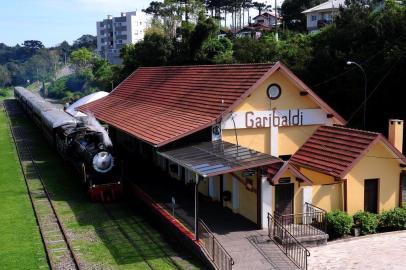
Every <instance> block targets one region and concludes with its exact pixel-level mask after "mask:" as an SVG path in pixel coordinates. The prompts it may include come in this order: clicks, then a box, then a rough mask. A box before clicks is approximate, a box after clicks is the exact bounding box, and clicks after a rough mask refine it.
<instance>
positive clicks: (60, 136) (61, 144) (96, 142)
mask: <svg viewBox="0 0 406 270" xmlns="http://www.w3.org/2000/svg"><path fill="white" fill-rule="evenodd" d="M14 95H15V97H16V99H17V100H18V101H19V103H20V104H21V106H22V108H23V109H24V111H25V112H26V113H27V115H28V116H29V117H30V118H31V119H32V120H33V121H34V122H35V124H36V125H37V126H38V127H39V128H40V129H41V131H42V133H43V134H44V135H45V137H46V139H47V141H48V142H49V143H50V144H51V145H52V146H53V147H54V148H55V149H56V150H57V151H58V153H59V154H60V155H61V156H62V157H63V158H64V159H65V160H67V161H69V163H70V164H72V166H73V167H74V168H75V170H76V171H77V172H78V174H79V175H80V177H81V180H82V182H83V183H84V184H85V186H86V189H87V191H88V193H89V195H90V198H91V199H92V200H93V201H114V200H116V199H117V198H119V197H120V196H121V194H122V183H121V181H120V170H119V169H118V166H117V165H116V164H115V163H117V162H115V158H114V156H113V147H112V145H111V142H110V139H109V138H108V135H107V133H106V131H105V130H104V129H103V128H101V126H98V125H97V124H98V123H97V124H94V121H93V123H92V121H88V119H87V118H86V117H85V118H78V119H76V118H75V117H73V116H71V115H69V114H67V113H66V112H64V111H63V110H60V109H58V108H56V107H55V106H54V105H53V104H51V103H49V102H47V101H46V100H44V99H43V98H42V97H40V96H39V95H36V94H34V93H32V92H31V91H29V90H27V89H25V88H23V87H16V88H15V89H14Z"/></svg>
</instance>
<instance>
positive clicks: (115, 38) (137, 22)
mask: <svg viewBox="0 0 406 270" xmlns="http://www.w3.org/2000/svg"><path fill="white" fill-rule="evenodd" d="M148 21H149V16H148V15H147V14H145V13H143V12H141V11H132V12H122V13H121V16H119V17H113V16H111V15H108V16H107V18H106V19H104V20H103V21H100V22H97V52H98V53H99V55H100V56H101V57H103V58H105V59H107V60H108V61H109V62H110V63H112V64H120V63H121V62H122V59H121V58H120V49H121V48H122V47H123V46H124V45H125V44H129V43H137V42H138V41H140V40H142V39H143V38H144V31H145V29H146V28H147V27H148Z"/></svg>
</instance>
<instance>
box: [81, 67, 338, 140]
mask: <svg viewBox="0 0 406 270" xmlns="http://www.w3.org/2000/svg"><path fill="white" fill-rule="evenodd" d="M277 70H281V71H283V72H285V74H286V75H287V76H288V77H289V78H290V79H292V80H294V81H295V83H296V84H297V85H298V86H299V87H300V88H301V89H303V90H305V91H307V92H308V93H309V96H310V97H311V98H313V99H314V100H315V102H316V103H318V104H320V107H322V108H324V109H325V110H326V111H327V112H328V113H331V114H333V115H334V117H335V118H336V119H338V121H339V122H343V121H344V120H342V118H341V117H340V116H339V115H338V114H337V113H336V112H334V110H332V109H331V108H330V107H328V105H326V104H325V103H324V102H323V101H322V100H320V99H319V98H318V97H317V96H316V95H315V94H314V93H313V92H312V91H311V90H310V89H308V88H307V87H306V86H305V85H304V84H303V82H301V81H300V80H299V79H298V78H297V77H295V76H294V75H293V73H291V72H290V71H289V70H288V69H287V68H286V67H285V66H284V65H282V64H281V63H279V62H278V63H276V64H247V65H207V66H183V67H144V68H139V69H137V70H136V71H135V72H134V73H133V74H131V75H130V76H129V77H128V78H127V79H126V80H124V81H123V82H122V83H121V84H120V85H119V86H117V88H116V89H114V91H112V92H111V93H110V95H108V96H107V97H105V98H102V99H99V100H97V101H94V102H92V103H89V104H87V105H84V106H82V107H80V108H79V109H80V110H81V111H82V112H86V111H91V112H92V113H93V114H94V115H95V117H96V118H97V119H99V120H101V121H103V122H105V123H107V124H109V125H111V126H114V127H116V128H118V129H120V130H122V131H124V132H127V133H129V134H131V135H133V136H135V137H137V138H138V139H140V140H143V141H145V142H147V143H149V144H152V145H155V146H162V145H165V144H167V143H169V142H172V141H175V140H177V139H180V138H182V137H184V136H187V135H189V134H192V133H194V132H197V131H199V130H202V129H204V128H207V127H209V126H211V125H213V124H215V123H216V122H218V121H219V120H220V119H221V117H222V116H223V115H225V114H227V113H229V112H231V111H232V109H233V108H234V107H236V106H237V105H238V104H239V103H240V102H241V100H242V99H244V98H246V97H247V96H248V95H249V94H251V93H252V91H254V90H255V89H256V88H257V87H258V86H259V85H260V84H261V83H262V82H263V81H264V80H265V79H266V78H268V77H269V76H270V75H271V74H272V73H273V72H275V71H277Z"/></svg>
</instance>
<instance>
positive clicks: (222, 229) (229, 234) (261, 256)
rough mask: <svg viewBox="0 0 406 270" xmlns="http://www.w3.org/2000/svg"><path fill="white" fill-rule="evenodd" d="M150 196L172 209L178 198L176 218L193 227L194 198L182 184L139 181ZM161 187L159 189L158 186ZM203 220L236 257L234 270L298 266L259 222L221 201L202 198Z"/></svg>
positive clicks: (162, 177)
mask: <svg viewBox="0 0 406 270" xmlns="http://www.w3.org/2000/svg"><path fill="white" fill-rule="evenodd" d="M137 185H139V186H140V187H141V188H142V189H143V190H144V191H145V192H146V193H147V194H148V195H149V196H151V197H152V198H153V199H154V200H155V201H156V202H158V203H159V204H160V205H162V206H163V207H165V208H166V209H168V211H169V212H172V211H171V206H172V205H171V198H172V197H175V198H176V209H175V217H176V218H177V219H179V220H180V221H181V222H182V223H183V224H184V225H186V226H187V227H189V229H191V230H193V225H194V201H193V199H194V197H193V189H192V190H190V189H188V188H187V187H185V186H184V185H183V183H181V182H179V181H176V180H172V179H170V178H168V177H167V176H166V178H164V176H162V175H161V176H160V177H157V178H156V179H151V176H149V178H148V182H142V181H139V182H137ZM157 187H159V188H157ZM199 212H200V217H201V219H202V220H203V221H204V222H205V223H206V224H207V226H208V227H209V228H210V230H211V231H212V232H213V234H214V235H215V237H216V238H217V239H218V240H219V242H220V243H221V245H222V246H223V247H224V248H225V249H226V250H227V252H228V253H229V254H230V255H231V257H232V258H233V260H234V262H235V264H234V265H233V270H247V269H248V270H254V269H255V270H272V269H279V270H288V269H289V270H290V269H298V268H297V267H296V266H295V265H294V264H293V262H292V261H291V260H290V259H289V258H288V257H286V255H285V254H284V253H283V252H282V251H281V250H280V249H279V247H278V246H277V245H276V244H275V243H274V242H272V241H271V240H270V239H269V237H268V236H267V232H266V231H264V230H258V229H257V228H256V227H257V226H256V224H254V223H252V222H251V221H249V220H248V219H246V218H244V217H242V216H240V215H237V214H234V213H233V212H232V211H231V210H230V209H227V208H223V207H221V206H220V204H219V203H215V202H210V201H207V200H205V199H203V198H202V196H201V200H199Z"/></svg>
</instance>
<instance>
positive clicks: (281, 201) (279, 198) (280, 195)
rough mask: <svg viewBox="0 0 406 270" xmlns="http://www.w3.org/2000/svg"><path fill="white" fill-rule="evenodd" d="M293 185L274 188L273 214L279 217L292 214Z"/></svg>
mask: <svg viewBox="0 0 406 270" xmlns="http://www.w3.org/2000/svg"><path fill="white" fill-rule="evenodd" d="M293 195H294V184H279V185H276V186H275V212H276V213H277V214H279V215H291V214H293Z"/></svg>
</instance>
